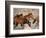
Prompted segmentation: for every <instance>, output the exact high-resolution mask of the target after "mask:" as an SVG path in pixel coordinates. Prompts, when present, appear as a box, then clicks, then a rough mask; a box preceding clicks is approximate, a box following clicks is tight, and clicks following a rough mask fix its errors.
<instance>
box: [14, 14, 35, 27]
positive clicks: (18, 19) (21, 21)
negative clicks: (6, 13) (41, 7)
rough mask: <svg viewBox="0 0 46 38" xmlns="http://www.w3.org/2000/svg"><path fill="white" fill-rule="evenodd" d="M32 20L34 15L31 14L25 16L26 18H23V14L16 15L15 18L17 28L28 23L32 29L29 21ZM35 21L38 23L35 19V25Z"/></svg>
mask: <svg viewBox="0 0 46 38" xmlns="http://www.w3.org/2000/svg"><path fill="white" fill-rule="evenodd" d="M30 18H32V19H34V18H33V15H32V13H29V14H28V15H25V16H23V14H20V15H16V16H15V17H14V24H16V26H17V25H18V24H21V26H23V24H25V23H27V24H28V25H29V26H30V27H31V25H30V24H29V23H30V22H29V20H28V19H30ZM35 21H36V20H35V19H34V21H33V23H34V22H35Z"/></svg>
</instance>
